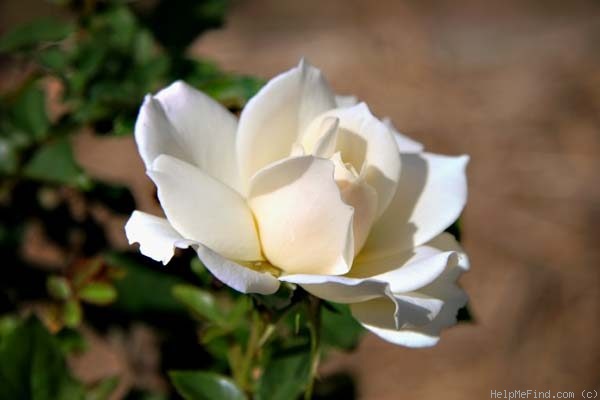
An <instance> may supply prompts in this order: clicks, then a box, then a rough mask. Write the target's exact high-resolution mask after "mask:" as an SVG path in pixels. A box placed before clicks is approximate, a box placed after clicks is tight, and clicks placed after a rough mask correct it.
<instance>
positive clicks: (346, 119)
mask: <svg viewBox="0 0 600 400" xmlns="http://www.w3.org/2000/svg"><path fill="white" fill-rule="evenodd" d="M331 117H335V118H338V119H339V121H340V122H339V132H338V134H337V146H336V149H337V150H338V151H339V152H340V153H341V157H342V160H343V161H344V162H345V163H349V164H351V165H352V166H353V167H354V168H355V169H356V170H358V171H360V176H361V177H362V178H363V179H364V180H365V182H366V183H367V184H369V185H370V186H371V187H373V188H374V189H375V191H376V192H377V200H378V206H377V213H376V215H377V216H380V215H381V214H382V213H383V212H384V211H385V209H386V208H387V206H388V204H389V203H390V201H391V200H392V198H393V196H394V193H395V192H396V185H397V180H398V175H399V172H400V154H399V152H398V148H397V145H396V142H395V141H394V137H393V135H392V133H391V132H390V130H389V129H388V128H387V127H386V126H385V125H384V124H383V123H382V122H381V121H379V120H378V119H377V118H375V117H374V116H373V114H371V112H370V111H369V108H368V107H367V106H366V104H365V103H360V104H357V105H355V106H352V107H348V108H338V109H335V110H331V111H328V112H326V113H324V114H322V115H320V116H319V117H318V118H316V119H315V120H314V121H313V122H311V124H310V125H309V126H308V128H307V129H306V131H305V134H304V136H303V137H302V144H303V146H304V148H305V149H306V151H307V152H309V153H312V152H313V149H315V146H316V144H317V143H318V142H319V141H320V139H321V136H322V130H321V129H320V127H321V125H322V124H323V120H324V119H326V118H331Z"/></svg>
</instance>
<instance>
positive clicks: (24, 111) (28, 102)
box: [11, 82, 50, 140]
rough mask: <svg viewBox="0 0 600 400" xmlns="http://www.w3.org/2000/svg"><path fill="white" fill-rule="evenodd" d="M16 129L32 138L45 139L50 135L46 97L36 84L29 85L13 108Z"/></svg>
mask: <svg viewBox="0 0 600 400" xmlns="http://www.w3.org/2000/svg"><path fill="white" fill-rule="evenodd" d="M11 113H12V120H13V123H14V125H15V127H16V128H18V129H19V130H21V131H23V132H25V133H27V134H28V135H30V136H31V137H32V138H34V139H36V140H39V139H43V138H44V137H46V136H47V134H48V128H49V127H50V121H49V120H48V114H47V113H46V95H45V93H44V91H43V90H42V89H40V88H39V87H38V86H37V84H36V82H32V83H30V84H29V85H27V86H26V87H25V88H24V89H23V91H22V92H21V93H20V94H19V96H18V97H17V98H16V100H15V102H14V103H13V104H12V107H11Z"/></svg>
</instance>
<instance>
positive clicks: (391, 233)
mask: <svg viewBox="0 0 600 400" xmlns="http://www.w3.org/2000/svg"><path fill="white" fill-rule="evenodd" d="M401 160H402V167H401V172H400V178H399V181H398V189H397V191H396V195H395V196H394V198H393V200H392V202H391V204H390V205H389V207H388V209H387V210H386V212H385V213H384V214H383V215H382V216H381V218H379V220H377V221H376V222H375V224H374V225H373V228H372V229H371V232H370V234H369V237H368V239H367V242H366V244H365V246H364V247H363V250H362V252H361V254H362V255H364V256H366V257H373V256H375V257H377V256H384V255H386V254H395V253H397V252H398V251H401V250H405V249H410V248H413V247H416V246H419V245H421V244H423V243H426V242H427V241H429V240H431V239H432V238H434V237H435V236H437V235H439V234H440V233H441V232H443V231H444V230H445V229H446V228H448V227H449V226H450V225H451V224H452V223H453V222H454V221H456V219H457V218H458V217H459V216H460V213H461V212H462V209H463V207H464V205H465V202H466V200H467V181H466V175H465V167H466V164H467V162H468V160H469V158H468V157H467V156H460V157H447V156H441V155H436V154H430V153H421V154H402V155H401Z"/></svg>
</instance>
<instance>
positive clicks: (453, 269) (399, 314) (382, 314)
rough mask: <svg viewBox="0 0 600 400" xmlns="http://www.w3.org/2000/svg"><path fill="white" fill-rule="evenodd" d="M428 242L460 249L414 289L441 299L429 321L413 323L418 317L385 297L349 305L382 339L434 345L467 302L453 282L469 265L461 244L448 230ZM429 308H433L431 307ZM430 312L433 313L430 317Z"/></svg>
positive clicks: (362, 321)
mask: <svg viewBox="0 0 600 400" xmlns="http://www.w3.org/2000/svg"><path fill="white" fill-rule="evenodd" d="M429 244H430V245H431V246H432V247H436V248H438V249H439V250H445V251H448V250H456V251H457V252H459V253H458V254H459V258H458V259H457V262H455V263H450V264H448V266H447V267H446V269H445V270H444V272H443V273H442V274H441V275H440V276H438V277H437V279H435V280H434V281H433V282H431V283H430V284H428V285H426V286H424V287H422V288H420V289H418V291H416V293H418V295H419V296H423V298H428V299H438V300H440V301H442V302H443V306H442V307H441V309H439V311H438V312H437V314H436V313H435V312H431V313H430V314H429V319H431V321H430V322H429V323H425V324H419V323H415V322H417V321H416V320H415V319H414V318H412V319H407V318H406V314H405V312H403V310H402V308H395V307H394V305H393V304H392V302H390V301H389V300H387V299H385V298H380V299H375V300H370V301H368V302H363V303H355V304H352V305H351V306H350V307H351V310H352V314H353V315H354V316H355V317H356V318H357V319H358V320H359V322H361V324H363V326H365V328H367V329H369V330H370V331H371V332H373V333H375V334H376V335H378V336H380V337H381V338H383V339H384V340H387V341H389V342H392V343H395V344H400V345H404V346H409V347H427V346H433V345H435V344H436V343H437V342H438V340H439V335H440V332H441V330H442V329H443V328H447V327H449V326H452V325H454V324H455V323H456V315H457V313H458V310H459V309H460V308H461V307H463V306H464V305H465V304H466V303H467V300H468V298H467V295H466V294H465V292H464V291H463V290H462V289H461V288H460V287H459V286H458V285H457V284H456V281H457V280H458V278H459V277H460V275H461V274H462V273H463V272H464V271H466V270H467V269H468V268H469V261H468V259H467V257H466V256H465V255H464V253H462V252H460V246H459V245H458V243H457V242H456V240H454V238H452V236H451V235H449V234H443V235H440V236H438V237H437V238H435V239H434V240H432V241H431V242H430V243H429ZM414 294H415V292H413V293H411V294H410V295H411V296H414ZM402 295H406V293H402ZM432 305H433V304H432ZM424 308H426V309H427V307H424ZM428 309H429V310H430V311H433V309H431V308H428ZM433 316H435V317H434V318H431V317H433ZM403 321H405V322H404V323H403ZM421 322H424V321H423V320H422V321H421ZM399 323H400V324H399ZM398 328H400V329H398Z"/></svg>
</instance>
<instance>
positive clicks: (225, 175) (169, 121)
mask: <svg viewBox="0 0 600 400" xmlns="http://www.w3.org/2000/svg"><path fill="white" fill-rule="evenodd" d="M236 129H237V119H236V117H235V116H234V115H233V114H232V113H230V112H229V111H228V110H227V109H226V108H225V107H223V106H222V105H221V104H219V103H217V102H216V101H214V100H213V99H211V98H210V97H208V96H207V95H205V94H204V93H202V92H200V91H198V90H196V89H194V88H193V87H191V86H189V85H187V84H186V83H184V82H182V81H177V82H175V83H173V84H171V85H170V86H169V87H167V88H165V89H163V90H161V91H160V92H158V93H157V94H156V96H154V97H152V96H147V97H146V99H145V101H144V104H143V105H142V108H141V110H140V114H139V117H138V120H137V122H136V127H135V137H136V141H137V143H138V148H139V151H140V155H141V156H142V159H143V160H144V163H145V164H146V168H147V169H150V167H151V165H152V162H153V161H154V159H155V158H156V157H158V156H159V155H160V154H168V155H171V156H173V157H176V158H179V159H182V160H184V161H187V162H189V163H190V164H193V165H195V166H197V167H198V168H200V169H201V170H202V171H204V172H205V173H207V174H208V175H210V176H212V177H213V178H215V179H217V180H219V181H221V182H223V183H225V184H227V185H228V186H229V187H231V188H233V189H235V190H237V191H239V190H240V179H239V173H238V167H237V163H236V158H235V133H236Z"/></svg>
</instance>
